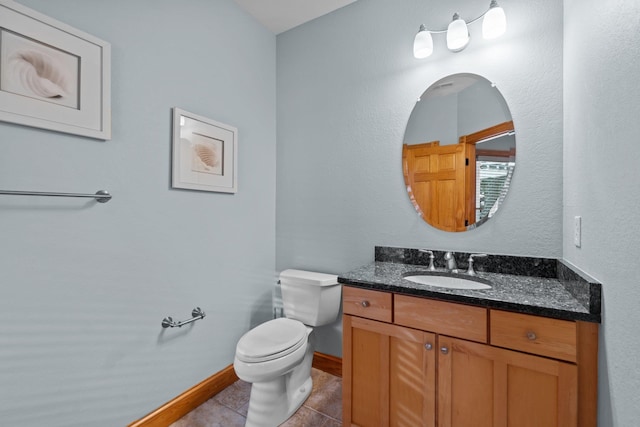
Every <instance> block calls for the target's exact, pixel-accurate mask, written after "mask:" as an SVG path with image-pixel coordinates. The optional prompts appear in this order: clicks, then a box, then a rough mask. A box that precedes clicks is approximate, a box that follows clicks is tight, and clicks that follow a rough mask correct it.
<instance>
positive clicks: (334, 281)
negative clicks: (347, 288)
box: [280, 270, 342, 326]
mask: <svg viewBox="0 0 640 427" xmlns="http://www.w3.org/2000/svg"><path fill="white" fill-rule="evenodd" d="M280 286H281V288H282V301H283V303H284V315H285V316H286V317H288V318H289V319H295V320H299V321H301V322H302V323H304V324H305V325H309V326H322V325H326V324H329V323H331V322H333V321H334V320H336V318H337V317H338V313H339V311H340V296H341V291H342V286H341V285H340V284H339V283H338V276H336V275H335V274H325V273H315V272H313V271H304V270H284V271H283V272H281V273H280Z"/></svg>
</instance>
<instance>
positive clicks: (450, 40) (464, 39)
mask: <svg viewBox="0 0 640 427" xmlns="http://www.w3.org/2000/svg"><path fill="white" fill-rule="evenodd" d="M468 44H469V30H468V29H467V23H466V22H464V19H460V18H459V17H457V15H454V19H453V21H451V23H450V24H449V27H448V28H447V47H448V48H449V50H451V51H453V52H459V51H461V50H462V49H464V48H465V47H467V45H468Z"/></svg>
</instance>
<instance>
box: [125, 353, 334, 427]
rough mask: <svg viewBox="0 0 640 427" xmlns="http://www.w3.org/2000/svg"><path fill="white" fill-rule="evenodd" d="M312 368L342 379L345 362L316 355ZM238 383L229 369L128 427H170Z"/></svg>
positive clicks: (234, 374)
mask: <svg viewBox="0 0 640 427" xmlns="http://www.w3.org/2000/svg"><path fill="white" fill-rule="evenodd" d="M312 366H313V367H314V368H316V369H319V370H321V371H324V372H327V373H329V374H331V375H335V376H337V377H342V359H341V358H339V357H336V356H332V355H330V354H324V353H318V352H315V353H314V354H313V363H312ZM237 380H238V376H237V375H236V372H235V371H234V370H233V365H229V366H227V367H226V368H224V369H223V370H221V371H220V372H217V373H215V374H213V375H212V376H210V377H209V378H207V379H206V380H204V381H202V382H201V383H199V384H196V385H194V386H193V387H191V388H190V389H189V390H187V391H185V392H184V393H182V394H181V395H179V396H178V397H176V398H174V399H172V400H170V401H169V402H167V403H165V404H164V405H162V406H161V407H159V408H158V409H156V410H155V411H153V412H151V413H150V414H148V415H147V416H145V417H143V418H141V419H139V420H138V421H134V422H133V423H131V424H129V426H128V427H167V426H168V425H170V424H171V423H174V422H176V421H178V420H179V419H180V418H182V417H184V416H185V415H187V414H188V413H189V412H191V411H193V410H194V409H196V408H197V407H198V406H200V405H202V404H203V403H204V402H206V401H207V400H209V399H211V398H212V397H213V396H215V395H216V394H218V393H220V392H221V391H222V390H224V389H225V388H227V387H229V386H230V385H231V384H233V383H234V382H236V381H237Z"/></svg>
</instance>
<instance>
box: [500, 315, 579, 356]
mask: <svg viewBox="0 0 640 427" xmlns="http://www.w3.org/2000/svg"><path fill="white" fill-rule="evenodd" d="M491 344H492V345H496V346H499V347H505V348H510V349H513V350H519V351H524V352H527V353H533V354H538V355H541V356H547V357H552V358H554V359H561V360H567V361H569V362H576V347H577V337H576V323H575V322H572V321H569V320H558V319H549V318H546V317H539V316H532V315H528V314H519V313H509V312H506V311H498V310H491Z"/></svg>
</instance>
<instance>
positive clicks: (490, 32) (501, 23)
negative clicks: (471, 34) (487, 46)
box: [482, 0, 507, 40]
mask: <svg viewBox="0 0 640 427" xmlns="http://www.w3.org/2000/svg"><path fill="white" fill-rule="evenodd" d="M506 30H507V17H506V16H505V14H504V10H502V8H501V7H500V6H498V2H497V1H496V0H492V1H491V5H490V6H489V10H488V11H487V13H486V14H485V15H484V19H483V20H482V37H484V38H485V39H487V40H490V39H495V38H497V37H500V36H501V35H503V34H504V32H505V31H506Z"/></svg>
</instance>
